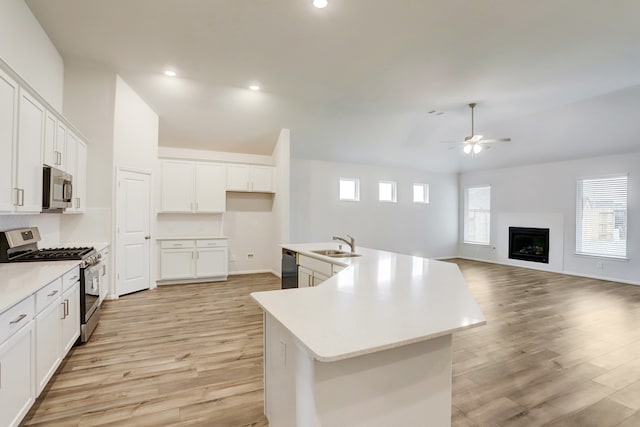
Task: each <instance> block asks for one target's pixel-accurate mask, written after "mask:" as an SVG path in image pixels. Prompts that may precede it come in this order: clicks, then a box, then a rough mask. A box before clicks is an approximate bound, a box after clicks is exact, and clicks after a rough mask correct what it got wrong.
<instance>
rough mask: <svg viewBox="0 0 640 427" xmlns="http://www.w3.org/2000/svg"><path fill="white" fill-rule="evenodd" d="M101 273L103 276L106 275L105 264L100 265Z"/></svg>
mask: <svg viewBox="0 0 640 427" xmlns="http://www.w3.org/2000/svg"><path fill="white" fill-rule="evenodd" d="M102 275H103V276H106V275H107V266H106V265H103V266H102Z"/></svg>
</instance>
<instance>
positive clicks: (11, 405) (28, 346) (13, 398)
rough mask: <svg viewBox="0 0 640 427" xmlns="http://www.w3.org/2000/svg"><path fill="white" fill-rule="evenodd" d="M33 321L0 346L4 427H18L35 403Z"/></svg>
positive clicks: (0, 418)
mask: <svg viewBox="0 0 640 427" xmlns="http://www.w3.org/2000/svg"><path fill="white" fill-rule="evenodd" d="M33 363H34V340H33V321H30V322H29V323H28V324H27V325H26V326H24V327H23V328H22V329H21V330H20V331H19V332H17V333H16V334H14V335H13V336H11V337H10V338H9V339H7V340H6V341H5V342H4V343H3V344H1V345H0V381H1V383H0V408H2V410H0V426H9V427H13V426H17V425H18V424H20V421H21V420H22V418H23V417H24V416H25V415H26V414H27V411H29V408H31V405H32V404H33V402H34V400H35V390H34V389H33V384H34V381H33V369H32V366H33Z"/></svg>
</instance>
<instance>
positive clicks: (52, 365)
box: [35, 297, 79, 396]
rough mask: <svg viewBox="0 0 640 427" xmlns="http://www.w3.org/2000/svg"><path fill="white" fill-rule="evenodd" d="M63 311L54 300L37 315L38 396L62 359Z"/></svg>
mask: <svg viewBox="0 0 640 427" xmlns="http://www.w3.org/2000/svg"><path fill="white" fill-rule="evenodd" d="M59 300H60V297H58V301H59ZM78 301H79V298H78ZM61 312H62V310H61V307H60V305H59V304H58V303H57V302H54V303H52V304H50V305H49V306H48V307H47V308H45V309H44V310H42V312H40V313H39V314H38V315H37V316H36V322H35V323H36V324H35V328H36V335H35V336H36V344H35V348H36V396H38V395H39V394H40V392H41V391H42V389H44V387H45V386H46V385H47V381H49V378H51V376H52V375H53V373H54V372H55V371H56V368H57V367H58V364H59V363H60V360H61V355H60V318H61V317H62V316H61Z"/></svg>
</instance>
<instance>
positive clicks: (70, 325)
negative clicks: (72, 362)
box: [60, 282, 80, 357]
mask: <svg viewBox="0 0 640 427" xmlns="http://www.w3.org/2000/svg"><path fill="white" fill-rule="evenodd" d="M60 309H61V311H62V316H61V317H62V331H61V338H62V345H61V348H62V357H64V356H65V355H66V354H67V352H68V351H69V350H71V347H73V344H74V343H75V342H76V340H77V339H78V337H79V336H80V282H76V284H75V285H73V286H72V287H71V288H69V289H67V291H66V292H65V293H64V294H62V303H61V304H60Z"/></svg>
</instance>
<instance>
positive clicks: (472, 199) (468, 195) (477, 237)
mask: <svg viewBox="0 0 640 427" xmlns="http://www.w3.org/2000/svg"><path fill="white" fill-rule="evenodd" d="M490 231H491V187H469V188H465V189H464V242H465V243H473V244H478V245H488V244H489V243H490V240H489V237H490Z"/></svg>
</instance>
